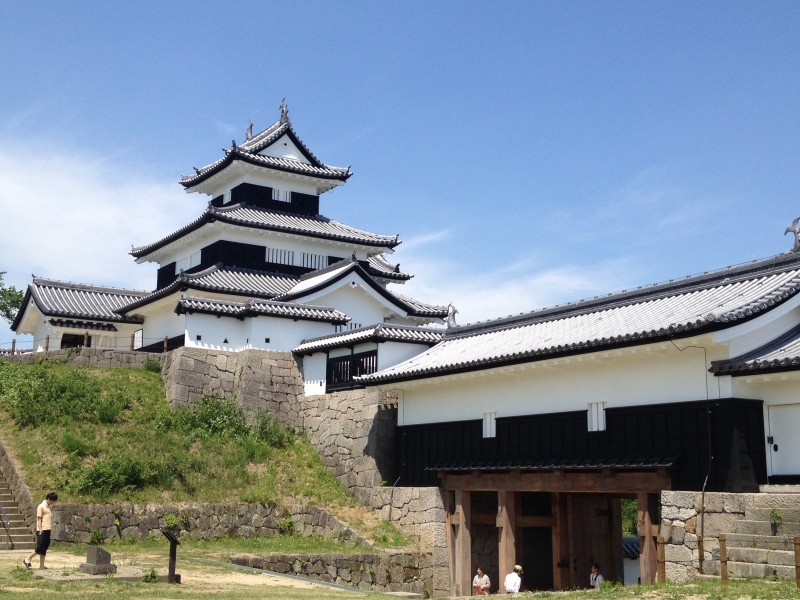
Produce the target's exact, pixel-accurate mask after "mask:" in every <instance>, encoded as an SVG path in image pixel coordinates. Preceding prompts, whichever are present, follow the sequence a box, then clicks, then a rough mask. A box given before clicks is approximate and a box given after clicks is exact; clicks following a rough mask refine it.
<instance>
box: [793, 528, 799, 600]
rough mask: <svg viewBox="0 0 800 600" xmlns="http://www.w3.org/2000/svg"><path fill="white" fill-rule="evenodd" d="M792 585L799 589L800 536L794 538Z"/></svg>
mask: <svg viewBox="0 0 800 600" xmlns="http://www.w3.org/2000/svg"><path fill="white" fill-rule="evenodd" d="M794 584H795V585H796V586H797V589H800V535H796V536H794Z"/></svg>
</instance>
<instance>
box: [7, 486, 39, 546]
mask: <svg viewBox="0 0 800 600" xmlns="http://www.w3.org/2000/svg"><path fill="white" fill-rule="evenodd" d="M0 520H2V522H0V549H4V550H33V549H34V548H35V547H36V542H35V541H34V537H33V532H32V531H31V529H30V527H28V526H27V525H26V524H25V519H24V517H23V516H22V513H21V512H20V510H19V506H17V503H16V501H15V500H14V496H13V495H12V494H11V488H10V487H9V486H8V483H7V482H6V480H5V478H4V477H3V475H2V473H0Z"/></svg>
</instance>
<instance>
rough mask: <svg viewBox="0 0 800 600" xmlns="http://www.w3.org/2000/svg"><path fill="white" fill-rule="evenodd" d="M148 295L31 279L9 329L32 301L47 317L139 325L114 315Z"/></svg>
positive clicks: (13, 326)
mask: <svg viewBox="0 0 800 600" xmlns="http://www.w3.org/2000/svg"><path fill="white" fill-rule="evenodd" d="M146 295H147V292H144V291H141V290H129V289H122V288H112V287H104V286H96V285H86V284H81V283H69V282H65V281H57V280H54V279H44V278H42V277H34V278H33V283H31V284H29V285H28V289H27V290H26V292H25V298H24V299H23V304H22V308H21V309H20V311H19V313H18V314H17V318H16V319H15V320H14V323H13V325H12V326H11V327H12V329H16V328H17V327H18V326H19V324H20V322H21V321H22V316H23V314H24V312H25V309H26V307H27V306H28V304H29V303H30V301H31V300H33V301H34V302H35V303H36V306H37V307H38V308H39V310H40V311H41V312H42V313H43V314H44V315H46V316H49V317H67V318H72V319H93V320H100V321H112V322H115V323H141V322H142V320H141V319H139V318H132V317H126V316H124V315H122V314H120V313H119V312H117V311H118V310H119V309H120V308H122V307H123V306H125V305H127V304H130V303H131V302H134V301H136V300H138V299H140V298H143V297H144V296H146Z"/></svg>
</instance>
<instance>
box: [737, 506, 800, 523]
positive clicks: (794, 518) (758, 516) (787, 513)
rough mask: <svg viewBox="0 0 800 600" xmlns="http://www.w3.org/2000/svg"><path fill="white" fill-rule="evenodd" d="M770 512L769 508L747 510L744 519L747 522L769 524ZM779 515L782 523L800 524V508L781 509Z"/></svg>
mask: <svg viewBox="0 0 800 600" xmlns="http://www.w3.org/2000/svg"><path fill="white" fill-rule="evenodd" d="M772 511H773V509H771V508H747V509H745V511H744V518H745V519H746V520H748V521H766V522H767V523H769V522H770V521H771V520H772ZM780 513H781V517H782V518H783V522H784V523H800V508H787V509H782V510H780Z"/></svg>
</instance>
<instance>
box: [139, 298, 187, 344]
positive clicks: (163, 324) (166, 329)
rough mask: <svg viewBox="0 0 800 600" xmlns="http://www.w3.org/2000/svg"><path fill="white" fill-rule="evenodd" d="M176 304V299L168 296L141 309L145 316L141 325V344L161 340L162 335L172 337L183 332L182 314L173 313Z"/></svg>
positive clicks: (183, 320)
mask: <svg viewBox="0 0 800 600" xmlns="http://www.w3.org/2000/svg"><path fill="white" fill-rule="evenodd" d="M176 304H177V299H176V298H174V297H170V298H167V299H165V300H163V301H160V302H158V303H155V304H151V305H150V306H148V307H144V308H143V309H142V313H143V314H144V316H145V319H144V325H143V326H142V337H143V338H144V339H143V340H142V344H143V345H145V346H148V345H150V344H154V343H156V342H159V341H163V339H164V336H166V337H170V338H172V337H175V336H178V335H184V334H185V325H184V322H185V319H184V315H178V314H175V306H176ZM145 310H146V311H147V312H144V311H145Z"/></svg>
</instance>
